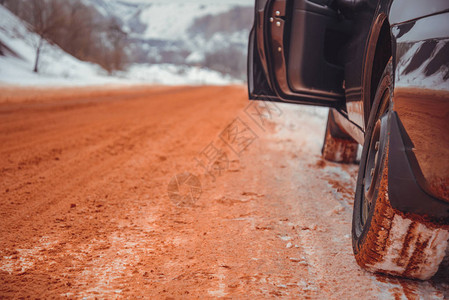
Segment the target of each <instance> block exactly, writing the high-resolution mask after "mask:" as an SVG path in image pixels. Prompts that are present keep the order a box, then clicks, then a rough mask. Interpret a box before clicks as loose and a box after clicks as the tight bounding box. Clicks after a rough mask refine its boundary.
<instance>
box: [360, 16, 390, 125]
mask: <svg viewBox="0 0 449 300" xmlns="http://www.w3.org/2000/svg"><path fill="white" fill-rule="evenodd" d="M392 49H393V48H392V38H391V30H390V23H389V22H388V18H387V15H386V14H385V13H380V14H378V15H377V18H376V19H375V21H374V23H373V25H372V30H371V34H370V37H369V39H368V47H367V51H366V55H365V63H364V72H363V82H362V87H363V92H362V97H363V106H364V120H365V121H364V123H365V124H364V125H365V128H366V127H367V125H368V120H369V115H370V112H371V108H372V106H373V102H374V97H375V95H376V89H377V86H378V84H379V81H380V79H381V77H382V73H383V71H384V69H385V66H386V65H387V63H388V61H389V59H390V57H391V56H392V55H393V50H392ZM393 72H394V68H393Z"/></svg>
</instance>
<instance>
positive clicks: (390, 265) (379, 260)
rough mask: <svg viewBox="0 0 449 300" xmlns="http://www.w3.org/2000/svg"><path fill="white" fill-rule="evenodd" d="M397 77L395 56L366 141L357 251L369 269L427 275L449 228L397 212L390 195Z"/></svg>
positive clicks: (359, 186)
mask: <svg viewBox="0 0 449 300" xmlns="http://www.w3.org/2000/svg"><path fill="white" fill-rule="evenodd" d="M392 80H393V73H392V63H391V60H390V62H389V63H388V64H387V66H386V68H385V70H384V73H383V75H382V77H381V81H380V83H379V85H378V88H377V91H376V96H375V99H374V104H373V108H372V112H371V115H370V119H369V122H368V127H367V131H366V136H365V143H364V145H363V151H362V157H361V161H360V167H359V174H358V179H357V187H356V195H355V201H354V212H353V220H352V244H353V250H354V254H355V258H356V261H357V263H358V264H359V265H360V266H361V267H363V268H364V269H367V270H369V271H372V272H380V273H386V274H391V275H398V276H403V277H408V278H413V279H421V280H426V279H429V278H430V277H432V276H433V275H434V274H435V273H436V272H437V271H438V267H439V265H440V263H441V261H442V260H443V258H444V256H445V251H446V248H447V240H448V238H449V233H448V231H447V230H445V229H443V228H439V227H438V226H436V225H434V224H432V223H428V222H426V223H425V222H424V221H423V220H422V218H421V219H420V218H414V217H413V216H411V215H409V214H407V215H406V214H403V213H401V212H399V211H396V210H395V209H394V208H393V207H392V206H391V204H390V201H389V199H388V144H389V135H388V133H387V132H388V113H389V110H390V103H391V96H392V90H393V87H392Z"/></svg>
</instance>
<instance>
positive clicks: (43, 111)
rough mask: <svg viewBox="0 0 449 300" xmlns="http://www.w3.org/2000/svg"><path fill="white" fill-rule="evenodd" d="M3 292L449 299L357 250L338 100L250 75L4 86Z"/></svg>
mask: <svg viewBox="0 0 449 300" xmlns="http://www.w3.org/2000/svg"><path fill="white" fill-rule="evenodd" d="M0 91H1V92H0V145H1V146H0V199H1V200H0V298H10V297H11V298H18V297H31V298H35V297H40V298H50V297H52V298H53V297H55V298H59V297H61V298H65V297H68V298H83V297H88V298H94V297H99V298H136V297H144V298H152V299H154V298H162V299H180V298H218V297H225V298H248V299H258V298H274V297H280V298H313V299H315V298H321V299H329V298H334V299H378V298H398V299H400V298H402V299H404V298H410V299H415V298H419V297H421V298H426V299H430V298H431V299H439V298H440V299H442V298H444V297H449V284H448V282H449V275H448V274H449V271H448V265H447V262H446V263H445V265H444V266H443V267H442V268H441V269H440V272H439V273H438V274H437V276H436V277H435V278H434V279H433V280H430V281H428V282H418V281H410V280H400V279H397V278H392V277H384V276H376V275H373V274H370V273H367V272H365V271H363V270H361V269H360V268H359V267H358V266H357V264H356V263H355V260H354V258H353V256H352V249H351V239H350V227H351V225H350V224H351V214H352V212H351V211H352V207H351V205H352V198H353V190H354V183H355V176H356V173H357V166H355V165H350V166H347V165H346V166H341V165H338V164H333V163H328V162H324V161H323V160H321V158H320V149H321V140H322V136H323V132H324V124H325V116H326V111H325V110H323V109H315V108H308V107H300V106H294V105H273V104H266V103H265V104H264V103H255V102H251V104H250V102H249V101H248V100H247V94H246V90H245V88H244V87H242V86H229V87H151V88H150V87H133V88H131V87H128V88H122V89H119V88H102V89H97V88H70V89H51V90H39V89H27V90H25V89H18V88H14V87H9V88H6V87H2V88H1V90H0Z"/></svg>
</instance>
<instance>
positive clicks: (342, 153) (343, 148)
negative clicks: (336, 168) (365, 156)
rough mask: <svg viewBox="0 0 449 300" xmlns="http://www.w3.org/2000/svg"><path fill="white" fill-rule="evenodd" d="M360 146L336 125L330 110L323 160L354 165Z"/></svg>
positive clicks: (322, 151) (322, 152) (332, 112)
mask: <svg viewBox="0 0 449 300" xmlns="http://www.w3.org/2000/svg"><path fill="white" fill-rule="evenodd" d="M358 146H359V144H358V143H357V142H356V141H354V140H353V139H352V138H351V137H350V136H349V135H347V134H346V133H344V132H343V131H342V130H341V129H340V128H339V127H338V125H337V124H336V123H335V118H334V111H333V110H332V109H330V110H329V115H328V117H327V125H326V132H325V134H324V142H323V148H322V149H321V154H322V155H323V158H324V159H326V160H329V161H333V162H338V163H347V164H350V163H354V162H355V161H356V159H357V149H358Z"/></svg>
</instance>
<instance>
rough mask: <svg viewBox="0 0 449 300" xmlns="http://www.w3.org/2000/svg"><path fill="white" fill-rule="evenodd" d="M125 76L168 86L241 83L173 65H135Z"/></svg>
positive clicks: (203, 71) (192, 68)
mask: <svg viewBox="0 0 449 300" xmlns="http://www.w3.org/2000/svg"><path fill="white" fill-rule="evenodd" d="M123 76H126V77H127V78H129V79H131V80H137V81H140V82H151V83H158V84H166V85H186V84H192V85H201V84H214V85H222V84H231V83H241V81H237V80H234V79H232V78H231V77H230V76H226V75H222V74H220V73H219V72H216V71H212V70H209V69H203V68H199V67H185V66H177V65H172V64H159V65H145V64H141V65H137V64H136V65H133V66H131V67H130V68H129V70H128V72H127V73H124V74H123Z"/></svg>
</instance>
